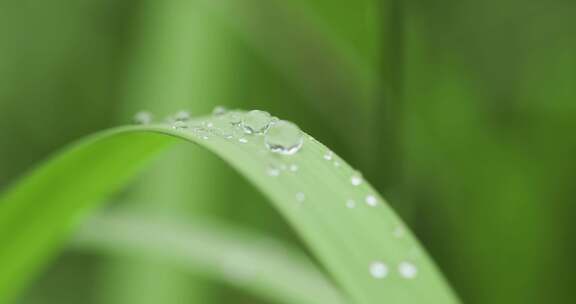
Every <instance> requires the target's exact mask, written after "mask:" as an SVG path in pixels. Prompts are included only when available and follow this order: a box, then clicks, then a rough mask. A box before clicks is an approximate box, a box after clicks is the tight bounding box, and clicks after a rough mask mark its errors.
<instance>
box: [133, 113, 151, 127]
mask: <svg viewBox="0 0 576 304" xmlns="http://www.w3.org/2000/svg"><path fill="white" fill-rule="evenodd" d="M134 122H135V123H137V124H140V125H147V124H150V123H151V122H152V113H150V112H148V111H140V112H138V113H136V114H135V115H134Z"/></svg>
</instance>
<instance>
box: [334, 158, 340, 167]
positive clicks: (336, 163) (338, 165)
mask: <svg viewBox="0 0 576 304" xmlns="http://www.w3.org/2000/svg"><path fill="white" fill-rule="evenodd" d="M334 167H336V168H340V162H339V161H337V160H335V161H334Z"/></svg>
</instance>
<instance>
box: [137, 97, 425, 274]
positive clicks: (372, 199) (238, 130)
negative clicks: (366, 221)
mask: <svg viewBox="0 0 576 304" xmlns="http://www.w3.org/2000/svg"><path fill="white" fill-rule="evenodd" d="M212 118H213V119H212V120H207V121H204V122H202V123H201V124H200V125H196V126H194V125H192V123H191V116H190V114H189V112H187V111H179V112H177V113H176V114H174V115H172V116H170V117H169V118H168V123H169V124H170V125H171V126H172V128H173V129H176V130H191V131H193V132H194V134H196V135H198V136H200V137H201V138H203V139H209V138H210V136H211V135H212V134H216V135H220V136H221V137H223V138H225V139H228V140H232V139H236V140H237V142H238V143H240V144H248V143H249V142H250V141H251V140H250V138H251V137H252V136H263V137H264V146H265V148H266V150H267V151H269V152H272V153H275V154H279V155H294V154H296V153H297V152H298V151H299V150H300V149H301V148H302V146H303V144H304V137H303V134H302V131H301V130H300V128H298V126H296V125H295V124H293V123H291V122H288V121H284V120H279V119H278V118H275V117H273V116H272V115H270V114H269V113H268V112H265V111H261V110H253V111H249V112H240V111H229V110H227V109H226V108H224V107H221V106H218V107H215V108H214V110H213V111H212ZM152 119H153V116H152V114H151V113H150V112H147V111H141V112H138V113H137V114H136V115H135V116H134V121H135V122H136V123H138V124H144V125H146V124H150V123H152ZM310 139H311V140H313V141H314V140H315V139H314V138H312V137H311V138H310ZM323 158H324V160H326V161H329V162H331V163H332V164H333V166H334V167H336V168H339V167H340V166H341V162H340V161H339V159H338V157H336V156H335V154H334V153H333V152H332V151H330V150H328V151H326V152H325V153H324V155H323ZM298 170H299V166H298V165H297V164H296V163H292V164H286V163H273V164H270V165H268V167H267V168H266V174H267V175H268V176H270V177H278V176H280V175H281V174H283V172H297V171H298ZM349 183H350V184H351V185H352V187H361V186H362V185H363V184H364V178H363V176H362V174H361V173H360V172H357V171H355V172H353V173H352V174H351V175H350V177H349ZM306 199H307V197H306V194H305V193H304V192H296V193H295V194H294V200H295V201H296V202H297V203H299V204H302V203H303V202H304V201H306ZM362 202H363V203H365V204H366V205H367V206H369V207H376V206H378V205H379V203H380V201H379V199H378V197H377V196H376V195H374V194H371V193H369V194H367V195H366V196H364V197H363V198H350V199H348V200H346V201H345V202H344V204H345V207H346V208H348V209H354V208H357V207H358V206H359V205H360V204H359V203H362ZM392 235H393V236H394V237H395V238H398V239H400V238H403V237H404V235H405V231H404V228H403V227H402V226H397V227H396V228H394V230H393V231H392ZM393 268H394V267H390V266H389V265H388V264H387V263H385V262H383V261H381V260H375V261H372V262H370V263H369V266H368V271H369V274H370V275H371V276H372V277H373V278H375V279H384V278H386V277H388V276H389V275H390V274H391V273H392V272H393V270H392V269H393ZM395 269H396V272H397V273H398V275H399V276H400V277H402V278H404V279H414V278H415V277H416V276H417V275H418V268H417V266H416V265H415V264H414V263H412V262H410V261H407V260H405V261H401V262H399V263H398V264H397V265H396V267H395Z"/></svg>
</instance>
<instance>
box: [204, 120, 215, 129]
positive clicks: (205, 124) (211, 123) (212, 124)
mask: <svg viewBox="0 0 576 304" xmlns="http://www.w3.org/2000/svg"><path fill="white" fill-rule="evenodd" d="M202 125H203V126H204V127H206V128H208V129H212V128H213V127H214V123H213V122H211V121H208V120H205V121H203V122H202Z"/></svg>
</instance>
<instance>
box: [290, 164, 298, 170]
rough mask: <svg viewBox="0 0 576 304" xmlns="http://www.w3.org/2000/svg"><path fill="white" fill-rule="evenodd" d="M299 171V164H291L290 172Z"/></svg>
mask: <svg viewBox="0 0 576 304" xmlns="http://www.w3.org/2000/svg"><path fill="white" fill-rule="evenodd" d="M298 169H299V167H298V165H297V164H291V165H290V171H292V172H296V171H298Z"/></svg>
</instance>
